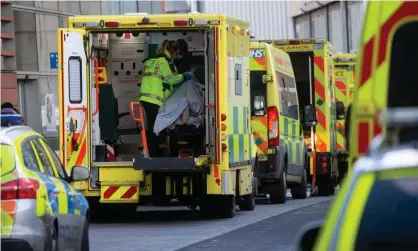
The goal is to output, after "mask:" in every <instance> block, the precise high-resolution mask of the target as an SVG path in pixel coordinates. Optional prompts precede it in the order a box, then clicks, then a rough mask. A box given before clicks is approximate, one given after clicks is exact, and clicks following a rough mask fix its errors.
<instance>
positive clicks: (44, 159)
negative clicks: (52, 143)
mask: <svg viewBox="0 0 418 251" xmlns="http://www.w3.org/2000/svg"><path fill="white" fill-rule="evenodd" d="M32 143H33V145H34V146H35V149H36V152H37V153H38V156H39V159H40V161H41V164H42V167H43V168H44V173H45V174H47V175H49V176H55V173H54V168H53V167H52V164H51V162H50V161H49V158H48V156H47V155H46V152H45V151H44V149H43V148H42V146H41V144H40V143H39V141H38V140H32Z"/></svg>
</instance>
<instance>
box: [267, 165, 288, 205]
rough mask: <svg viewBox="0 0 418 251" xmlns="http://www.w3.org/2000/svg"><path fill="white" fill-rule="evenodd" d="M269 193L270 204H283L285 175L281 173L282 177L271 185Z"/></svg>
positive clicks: (284, 198)
mask: <svg viewBox="0 0 418 251" xmlns="http://www.w3.org/2000/svg"><path fill="white" fill-rule="evenodd" d="M272 185H273V186H272V187H271V190H270V191H271V192H270V202H271V203H272V204H283V203H285V202H286V192H287V191H286V189H287V187H286V173H285V172H284V170H283V171H282V175H281V176H280V179H279V181H278V182H277V183H274V184H272Z"/></svg>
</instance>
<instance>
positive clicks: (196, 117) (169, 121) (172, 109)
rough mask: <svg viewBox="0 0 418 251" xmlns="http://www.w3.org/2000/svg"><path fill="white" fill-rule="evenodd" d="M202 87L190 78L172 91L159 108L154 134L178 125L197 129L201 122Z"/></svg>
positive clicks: (202, 106)
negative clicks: (188, 125) (191, 126)
mask: <svg viewBox="0 0 418 251" xmlns="http://www.w3.org/2000/svg"><path fill="white" fill-rule="evenodd" d="M199 88H202V85H200V84H199V82H198V81H197V80H196V78H192V80H188V81H185V82H183V83H182V84H181V85H180V86H179V87H177V88H176V89H174V90H173V92H172V94H171V96H170V97H169V98H168V99H167V101H166V102H165V103H164V104H163V105H162V106H161V107H160V109H159V111H158V115H157V118H156V119H155V124H154V133H155V134H157V135H158V134H159V133H160V132H161V131H162V130H164V129H166V128H168V127H170V126H172V125H175V124H178V125H182V124H191V125H195V126H196V127H198V126H199V125H200V124H201V122H202V121H203V114H204V107H205V106H204V102H203V99H202V97H201V96H200V94H199V92H200V90H201V89H199Z"/></svg>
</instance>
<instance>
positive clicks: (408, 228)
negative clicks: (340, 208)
mask: <svg viewBox="0 0 418 251" xmlns="http://www.w3.org/2000/svg"><path fill="white" fill-rule="evenodd" d="M417 212H418V178H416V177H415V178H402V179H394V180H377V181H376V182H375V183H374V184H373V186H372V188H371V191H370V195H369V198H368V200H367V202H366V205H365V208H364V211H363V215H362V218H361V222H360V225H359V229H358V235H357V240H356V248H355V250H382V249H384V248H391V247H393V250H413V249H414V250H416V247H417V246H418V238H417V236H418V228H417V226H418V217H416V213H417ZM411 248H412V249H411ZM385 250H389V249H385ZM391 250H392V249H391Z"/></svg>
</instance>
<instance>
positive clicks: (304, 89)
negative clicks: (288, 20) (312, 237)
mask: <svg viewBox="0 0 418 251" xmlns="http://www.w3.org/2000/svg"><path fill="white" fill-rule="evenodd" d="M271 43H272V44H273V45H274V46H276V47H277V48H279V49H281V50H283V51H285V52H287V53H288V54H289V56H290V59H291V62H292V66H293V71H294V75H295V80H296V88H297V90H298V94H299V104H300V105H301V106H304V105H308V104H310V105H314V106H315V107H316V112H317V116H318V124H317V125H316V126H315V127H304V128H303V135H304V138H305V142H306V145H307V147H308V152H309V153H310V154H309V155H310V162H311V164H310V175H309V180H310V182H311V183H312V189H313V194H314V195H315V194H317V193H318V194H319V195H332V194H334V193H335V186H336V185H337V182H338V155H337V148H336V142H337V132H336V128H335V123H336V122H337V121H339V120H342V119H344V118H345V112H344V103H342V102H341V101H336V99H335V95H336V93H335V92H336V91H335V85H334V57H335V54H336V52H335V49H334V47H333V46H332V44H331V43H330V42H328V41H326V40H324V39H281V40H275V41H271Z"/></svg>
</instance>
